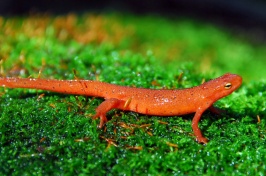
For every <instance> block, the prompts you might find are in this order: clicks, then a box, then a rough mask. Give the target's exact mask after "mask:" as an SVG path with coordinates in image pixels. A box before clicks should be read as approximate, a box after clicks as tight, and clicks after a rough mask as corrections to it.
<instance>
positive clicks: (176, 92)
mask: <svg viewBox="0 0 266 176" xmlns="http://www.w3.org/2000/svg"><path fill="white" fill-rule="evenodd" d="M241 83H242V78H241V76H238V75H236V74H230V73H227V74H224V75H222V76H221V77H218V78H216V79H213V80H210V81H208V82H205V83H203V84H201V85H199V86H196V87H192V88H187V89H160V90H157V89H146V88H134V87H127V86H119V85H114V84H109V83H104V82H99V81H92V80H53V79H39V78H38V79H33V78H14V77H7V78H0V86H2V87H8V88H29V89H41V90H47V91H51V92H58V93H65V94H76V95H86V96H93V97H102V98H104V99H105V101H103V102H102V103H101V104H100V105H99V106H98V107H97V108H96V114H95V115H94V117H93V118H94V119H95V118H98V117H99V118H100V124H99V127H100V128H101V127H103V125H104V124H105V123H106V122H107V118H106V113H107V112H108V111H110V110H111V109H120V110H128V111H134V112H137V113H141V114H147V115H157V116H177V115H185V114H190V113H195V115H194V118H193V120H192V129H193V132H194V134H195V136H196V140H197V141H198V142H199V143H204V144H206V143H207V142H208V140H207V138H205V137H203V135H202V133H201V131H200V129H199V127H198V123H199V120H200V118H201V116H202V114H203V112H204V111H205V110H207V109H210V110H211V111H213V112H218V110H217V109H215V108H214V107H213V103H214V102H216V101H217V100H219V99H221V98H223V97H225V96H227V95H229V94H231V93H232V92H233V91H235V90H236V89H237V88H238V87H239V86H240V85H241Z"/></svg>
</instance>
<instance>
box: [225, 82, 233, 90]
mask: <svg viewBox="0 0 266 176" xmlns="http://www.w3.org/2000/svg"><path fill="white" fill-rule="evenodd" d="M231 87H232V84H231V83H226V84H225V85H224V88H225V89H230V88H231Z"/></svg>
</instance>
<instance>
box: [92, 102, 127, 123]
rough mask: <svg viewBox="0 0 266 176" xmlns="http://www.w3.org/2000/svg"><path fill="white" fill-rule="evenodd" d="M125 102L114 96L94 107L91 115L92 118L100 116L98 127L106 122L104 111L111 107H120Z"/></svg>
mask: <svg viewBox="0 0 266 176" xmlns="http://www.w3.org/2000/svg"><path fill="white" fill-rule="evenodd" d="M124 104H125V102H124V101H123V100H118V99H116V98H111V99H106V100H105V101H104V102H102V103H101V104H100V105H99V106H98V107H97V108H96V114H95V115H94V116H93V119H96V118H98V117H99V118H100V124H99V126H98V127H99V128H102V127H103V125H104V124H105V123H106V122H107V118H106V113H107V112H108V111H110V110H112V109H116V108H117V109H121V107H123V105H124Z"/></svg>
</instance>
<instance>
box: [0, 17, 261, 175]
mask: <svg viewBox="0 0 266 176" xmlns="http://www.w3.org/2000/svg"><path fill="white" fill-rule="evenodd" d="M61 18H62V19H61ZM61 18H59V17H45V18H44V19H45V20H44V21H45V22H46V24H45V25H40V26H41V27H40V28H38V30H37V28H36V26H34V24H39V23H40V22H41V21H43V19H42V18H40V17H36V18H35V17H25V18H21V19H17V18H10V19H4V21H5V23H0V24H1V25H2V28H1V33H0V37H1V40H2V41H3V47H1V49H0V51H1V52H0V56H1V60H2V62H1V64H2V70H1V73H2V74H3V75H4V76H6V75H7V76H21V77H28V76H30V75H31V76H32V77H38V74H39V71H40V70H42V73H41V75H40V76H41V77H43V78H57V79H73V78H74V77H75V74H74V72H73V69H74V70H76V76H77V77H79V78H80V79H93V80H95V79H98V80H101V81H105V82H110V83H114V84H119V85H129V86H136V87H147V88H185V87H192V86H195V85H199V84H200V83H201V82H202V80H203V79H206V80H208V79H211V78H214V77H216V76H219V75H221V74H222V73H225V72H228V71H233V72H236V73H238V74H240V75H244V84H243V86H242V87H241V88H240V89H239V90H238V91H237V92H235V93H233V94H232V95H230V96H228V97H225V98H223V99H221V100H220V101H219V102H217V103H216V106H218V107H220V108H221V109H224V110H226V112H227V113H225V114H223V115H219V116H218V115H214V114H211V113H209V112H206V113H204V115H203V117H202V120H201V122H200V128H201V129H202V132H203V134H204V135H205V136H206V137H208V138H209V139H210V142H209V143H208V144H207V145H201V144H198V143H196V142H195V139H194V136H193V133H192V129H191V120H192V118H193V114H192V115H186V116H182V117H155V116H146V115H142V114H138V113H133V112H122V111H118V110H113V111H111V112H109V113H108V118H109V119H110V121H109V122H108V123H107V124H106V126H105V128H104V129H98V128H97V125H98V123H99V120H92V119H91V117H92V116H93V115H94V114H95V108H96V107H97V106H98V105H99V104H100V103H101V102H102V99H100V98H93V97H83V96H73V95H61V94H55V93H49V92H45V91H36V90H24V89H5V88H1V92H2V93H3V95H2V96H1V98H0V112H1V113H0V114H1V116H0V129H1V130H0V138H1V140H0V147H1V150H0V155H1V157H0V164H1V168H0V174H1V175H10V174H13V175H21V174H24V175H62V174H68V175H73V174H84V175H85V174H90V175H148V174H150V175H171V174H174V175H247V174H249V175H263V174H264V172H265V169H266V166H265V164H264V161H265V160H266V151H265V135H266V131H265V129H266V127H265V123H266V122H265V115H266V114H265V107H266V104H265V96H266V95H265V89H266V82H265V80H263V79H262V78H263V76H260V77H259V76H258V75H259V73H260V74H261V75H265V74H263V73H265V69H263V70H260V69H261V65H263V64H265V61H264V60H263V59H261V58H263V57H264V56H265V53H264V51H265V50H262V48H264V49H265V46H260V47H258V48H256V47H255V46H252V45H251V44H249V43H247V42H245V41H241V40H239V39H237V38H233V37H232V36H230V35H229V34H227V33H226V32H223V31H220V30H218V29H216V28H215V27H212V26H210V25H206V24H201V23H199V22H193V21H189V20H177V21H175V20H172V21H170V20H166V19H162V18H157V17H145V18H137V17H132V16H128V15H127V16H124V17H121V16H118V15H110V16H107V15H102V16H89V17H88V16H86V15H84V16H80V17H75V16H74V17H73V16H71V15H68V16H63V17H61ZM66 18H68V19H69V20H70V22H69V23H62V21H64V19H66ZM87 18H91V19H92V21H93V20H96V21H93V23H92V24H96V22H97V24H99V23H100V24H102V23H103V25H99V26H98V28H97V29H91V27H90V24H91V23H82V21H86V19H87ZM71 19H72V22H71ZM73 19H77V20H76V21H75V20H73ZM32 20H33V21H32ZM34 20H35V21H34ZM97 20H98V21H97ZM99 20H100V21H99ZM101 20H102V21H101ZM0 21H1V20H0ZM104 21H107V23H104ZM108 21H109V23H108ZM76 24H77V25H76ZM111 24H115V26H116V27H115V29H113V27H112V25H111ZM129 24H130V25H129ZM144 24H145V25H144ZM158 24H160V28H158ZM60 25H62V26H63V27H62V28H60ZM14 26H15V27H14ZM18 26H19V27H18ZM25 26H28V27H29V26H30V27H32V28H27V29H32V31H30V32H27V31H25V30H26V29H24V28H25ZM37 26H39V25H37ZM58 26H59V27H58ZM144 26H145V27H144ZM64 27H65V28H66V29H65V30H63V29H64ZM35 28H36V29H35ZM7 29H8V30H7ZM84 29H87V30H92V31H91V32H92V33H93V32H95V31H101V33H100V32H98V33H97V32H95V36H96V37H95V39H93V40H92V39H91V38H87V39H86V40H85V39H83V40H80V39H79V36H77V35H78V34H79V33H81V34H80V35H81V36H82V35H84V36H86V35H85V34H86V33H82V32H83V31H86V30H84ZM105 29H106V30H105ZM121 29H123V30H121ZM119 30H120V33H117V32H116V31H119ZM10 31H11V32H10ZM12 31H13V32H12ZM42 31H43V32H42ZM110 33H111V34H112V35H110ZM11 34H12V35H11ZM118 34H120V35H118ZM99 36H106V37H103V38H104V39H102V40H101V38H100V37H99ZM133 36H134V37H133ZM84 38H86V37H84ZM173 48H174V49H173ZM232 51H236V52H232ZM254 53H256V58H258V60H259V62H260V63H261V64H260V65H258V66H256V64H255V62H253V61H252V59H253V57H254V55H253V54H254ZM244 55H245V57H243V56H244ZM243 63H244V64H243ZM247 63H248V64H249V66H250V68H247V67H246V66H245V64H247ZM255 68H256V69H255ZM245 69H247V70H245ZM249 69H253V71H252V72H251V71H250V70H249ZM254 70H255V71H254ZM202 71H204V72H202ZM181 73H183V77H182V79H181V80H180V81H178V76H179V75H180V74H181ZM247 74H249V75H247ZM255 79H256V82H255V81H253V80H255ZM42 94H44V95H42Z"/></svg>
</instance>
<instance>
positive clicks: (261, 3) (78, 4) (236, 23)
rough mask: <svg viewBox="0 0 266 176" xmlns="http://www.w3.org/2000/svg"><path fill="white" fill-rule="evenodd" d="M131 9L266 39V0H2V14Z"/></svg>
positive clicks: (129, 11)
mask: <svg viewBox="0 0 266 176" xmlns="http://www.w3.org/2000/svg"><path fill="white" fill-rule="evenodd" d="M47 12H48V13H51V14H65V13H69V12H76V13H83V12H122V13H123V12H128V13H133V14H139V15H142V14H157V15H162V16H167V17H186V18H192V19H196V20H201V21H204V22H209V23H213V24H216V25H220V26H223V27H226V28H227V29H229V30H231V31H234V32H236V33H238V32H240V33H241V34H244V36H247V37H248V38H249V39H251V40H252V41H254V42H259V43H261V42H263V43H266V1H265V0H200V1H197V0H128V1H125V0H109V1H108V0H98V1H97V0H76V1H73V0H37V1H36V0H0V15H3V16H20V15H27V14H29V13H47Z"/></svg>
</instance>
